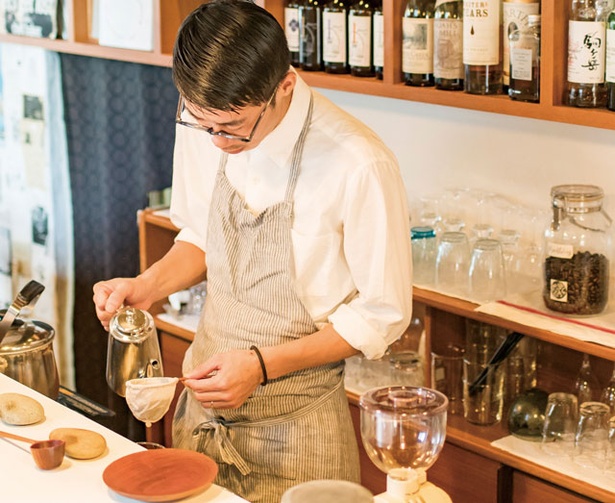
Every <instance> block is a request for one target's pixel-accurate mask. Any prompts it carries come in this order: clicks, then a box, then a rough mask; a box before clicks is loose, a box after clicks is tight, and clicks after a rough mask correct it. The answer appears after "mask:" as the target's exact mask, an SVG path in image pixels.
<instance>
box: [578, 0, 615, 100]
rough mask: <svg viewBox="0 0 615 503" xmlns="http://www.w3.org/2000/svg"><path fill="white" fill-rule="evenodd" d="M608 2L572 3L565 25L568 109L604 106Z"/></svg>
mask: <svg viewBox="0 0 615 503" xmlns="http://www.w3.org/2000/svg"><path fill="white" fill-rule="evenodd" d="M610 10H611V7H610V1H609V0H572V9H571V11H570V19H569V21H568V85H567V102H568V105H571V106H575V107H584V108H600V107H604V106H606V85H605V83H604V72H605V63H606V51H605V45H606V44H605V42H606V40H605V39H606V20H607V19H608V17H609V13H610Z"/></svg>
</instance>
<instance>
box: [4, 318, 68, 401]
mask: <svg viewBox="0 0 615 503" xmlns="http://www.w3.org/2000/svg"><path fill="white" fill-rule="evenodd" d="M54 336H55V331H54V330H53V328H51V327H50V326H49V325H47V324H46V323H43V322H41V321H31V320H21V319H19V318H17V319H16V320H15V321H14V322H13V323H12V326H11V328H10V329H9V330H8V332H7V333H6V335H5V336H4V339H3V340H2V342H1V343H0V344H1V345H0V372H1V373H3V374H5V375H7V376H9V377H11V378H12V379H15V380H16V381H19V382H20V383H22V384H25V385H26V386H28V387H30V388H32V389H34V390H36V391H38V392H39V393H42V394H43V395H47V396H48V397H49V398H52V399H54V400H55V399H56V398H58V394H59V389H60V383H59V378H58V368H57V366H56V360H55V356H54V353H53V346H52V343H53V338H54Z"/></svg>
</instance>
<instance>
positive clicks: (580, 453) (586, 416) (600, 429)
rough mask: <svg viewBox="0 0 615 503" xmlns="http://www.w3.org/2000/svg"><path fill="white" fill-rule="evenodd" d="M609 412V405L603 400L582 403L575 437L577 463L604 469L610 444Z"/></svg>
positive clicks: (575, 460)
mask: <svg viewBox="0 0 615 503" xmlns="http://www.w3.org/2000/svg"><path fill="white" fill-rule="evenodd" d="M609 412H610V409H609V406H608V405H606V404H604V403H601V402H585V403H582V404H581V406H580V408H579V422H578V424H577V431H576V435H575V437H574V462H575V463H577V464H579V465H581V466H585V467H586V468H592V469H596V468H598V469H600V470H604V468H605V467H606V457H607V452H608V446H609V424H608V420H609Z"/></svg>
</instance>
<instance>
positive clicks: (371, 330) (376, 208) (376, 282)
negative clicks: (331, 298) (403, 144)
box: [329, 161, 412, 359]
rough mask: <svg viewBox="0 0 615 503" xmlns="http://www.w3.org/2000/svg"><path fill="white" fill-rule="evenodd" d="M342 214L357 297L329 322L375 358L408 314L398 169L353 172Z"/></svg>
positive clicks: (407, 251) (405, 230)
mask: <svg viewBox="0 0 615 503" xmlns="http://www.w3.org/2000/svg"><path fill="white" fill-rule="evenodd" d="M343 215H344V216H343V225H344V255H345V259H346V261H347V264H348V267H349V270H350V273H351V275H352V279H353V281H354V284H355V286H356V290H357V293H356V295H355V296H354V297H353V298H352V299H351V300H349V301H348V302H346V303H343V304H341V305H340V306H338V308H337V309H336V310H335V311H334V312H333V313H331V314H330V315H329V322H330V323H332V324H333V327H334V328H335V330H336V331H337V332H338V333H339V334H340V335H341V336H342V337H343V338H344V339H345V340H346V341H347V342H348V343H349V344H350V345H351V346H352V347H354V348H355V349H357V350H359V351H361V352H362V353H363V354H364V355H365V356H366V357H367V358H370V359H373V358H379V357H380V356H382V355H383V354H384V352H385V351H386V349H387V347H388V345H389V344H391V343H392V342H393V341H395V340H396V339H397V338H398V337H399V336H400V335H401V334H402V333H403V331H404V330H405V329H406V327H407V326H408V324H409V322H410V317H411V314H412V255H411V247H410V225H409V213H408V204H407V196H406V193H405V189H404V184H403V181H402V179H401V176H400V173H399V168H398V166H397V164H396V163H395V162H382V161H379V162H377V163H373V164H372V165H370V166H365V167H362V168H359V169H356V170H355V171H354V174H353V176H351V177H350V178H349V183H348V185H347V189H346V191H345V194H344V208H343Z"/></svg>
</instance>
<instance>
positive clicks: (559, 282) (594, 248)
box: [543, 184, 611, 316]
mask: <svg viewBox="0 0 615 503" xmlns="http://www.w3.org/2000/svg"><path fill="white" fill-rule="evenodd" d="M603 199H604V192H603V190H602V189H601V188H600V187H597V186H595V185H579V184H572V185H558V186H555V187H553V188H552V189H551V204H552V210H553V217H552V220H551V224H550V226H549V227H548V228H547V230H546V232H545V256H546V259H545V262H544V286H543V300H544V303H545V305H546V307H547V308H549V309H552V310H553V311H558V312H560V313H565V314H569V315H580V316H588V315H596V314H599V313H601V312H602V311H603V310H604V309H605V307H606V305H607V304H608V301H609V276H610V274H609V259H608V258H607V257H611V246H610V244H611V239H610V226H611V218H610V217H609V216H608V215H607V214H606V212H605V211H604V209H603V208H602V203H603Z"/></svg>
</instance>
